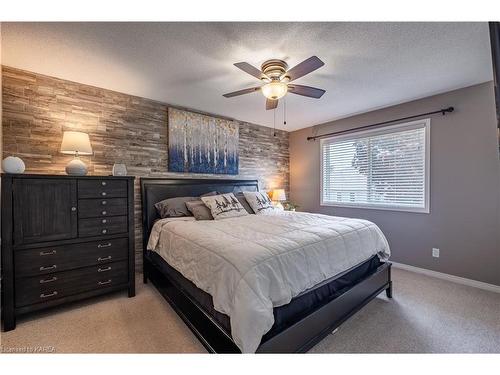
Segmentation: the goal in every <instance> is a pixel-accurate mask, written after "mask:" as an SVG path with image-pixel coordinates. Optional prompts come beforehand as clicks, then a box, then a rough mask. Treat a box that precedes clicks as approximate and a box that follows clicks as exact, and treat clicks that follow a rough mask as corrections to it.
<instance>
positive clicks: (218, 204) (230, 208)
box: [200, 193, 248, 220]
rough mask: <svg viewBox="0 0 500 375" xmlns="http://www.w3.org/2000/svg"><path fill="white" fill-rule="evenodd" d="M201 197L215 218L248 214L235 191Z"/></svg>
mask: <svg viewBox="0 0 500 375" xmlns="http://www.w3.org/2000/svg"><path fill="white" fill-rule="evenodd" d="M200 199H201V200H202V201H203V203H205V206H207V207H208V208H209V209H210V212H211V213H212V216H213V217H214V219H215V220H220V219H226V218H229V217H237V216H245V215H248V212H247V210H245V208H244V207H243V206H242V205H241V203H240V202H239V201H238V199H236V197H235V196H234V194H233V193H229V194H220V195H213V196H211V197H201V198H200Z"/></svg>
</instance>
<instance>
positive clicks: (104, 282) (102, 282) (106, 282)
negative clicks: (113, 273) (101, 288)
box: [97, 279, 111, 285]
mask: <svg viewBox="0 0 500 375" xmlns="http://www.w3.org/2000/svg"><path fill="white" fill-rule="evenodd" d="M110 283H111V279H108V280H106V281H98V282H97V284H98V285H106V284H110Z"/></svg>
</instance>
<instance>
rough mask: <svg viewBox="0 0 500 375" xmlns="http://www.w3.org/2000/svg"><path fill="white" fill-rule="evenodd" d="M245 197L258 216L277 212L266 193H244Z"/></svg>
mask: <svg viewBox="0 0 500 375" xmlns="http://www.w3.org/2000/svg"><path fill="white" fill-rule="evenodd" d="M243 195H244V196H245V199H246V200H247V202H248V204H249V205H250V207H252V210H253V211H254V212H255V213H256V214H257V215H263V214H264V215H265V214H270V213H274V212H275V210H277V208H276V207H275V206H273V202H272V201H271V199H270V198H269V197H268V195H267V193H266V192H265V191H244V192H243Z"/></svg>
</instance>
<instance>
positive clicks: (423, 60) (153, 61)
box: [2, 23, 492, 130]
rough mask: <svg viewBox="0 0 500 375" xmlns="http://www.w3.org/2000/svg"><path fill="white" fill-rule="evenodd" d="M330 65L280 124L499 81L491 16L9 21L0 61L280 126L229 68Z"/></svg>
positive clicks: (248, 82) (292, 125)
mask: <svg viewBox="0 0 500 375" xmlns="http://www.w3.org/2000/svg"><path fill="white" fill-rule="evenodd" d="M312 55H317V56H318V57H320V58H321V59H322V60H323V61H324V62H325V66H323V67H322V68H320V69H319V70H317V71H315V72H313V73H311V74H309V75H307V76H305V77H302V78H300V79H298V80H297V81H296V83H297V84H304V85H310V86H316V87H319V88H323V89H326V90H327V92H326V94H325V95H323V97H322V98H321V99H319V100H316V99H309V98H305V97H301V96H297V95H291V94H289V95H287V125H286V127H283V125H282V121H283V107H282V106H281V105H280V107H279V108H278V110H277V116H276V117H277V127H279V128H283V129H286V130H295V129H300V128H304V127H307V126H311V125H315V124H318V123H322V122H326V121H330V120H334V119H337V118H341V117H346V116H348V115H351V114H356V113H360V112H366V111H369V110H372V109H376V108H381V107H386V106H389V105H393V104H397V103H401V102H405V101H409V100H412V99H417V98H421V97H425V96H429V95H432V94H437V93H441V92H445V91H449V90H453V89H456V88H460V87H465V86H469V85H473V84H476V83H481V82H485V81H489V80H491V79H492V68H491V61H490V47H489V37H488V26H487V24H486V23H2V63H3V64H4V65H8V66H13V67H17V68H21V69H26V70H31V71H34V72H38V73H42V74H46V75H50V76H54V77H59V78H63V79H68V80H72V81H76V82H81V83H85V84H89V85H94V86H98V87H103V88H107V89H111V90H116V91H120V92H124V93H128V94H133V95H138V96H142V97H146V98H151V99H155V100H159V101H162V102H166V103H170V104H173V105H178V106H183V107H188V108H194V109H197V110H200V111H206V112H210V113H214V114H219V115H224V116H228V117H233V118H236V119H239V120H244V121H248V122H253V123H256V124H261V125H266V126H273V112H272V111H266V110H265V109H264V97H263V96H262V94H261V93H259V92H256V93H253V94H248V95H244V96H240V97H235V98H230V99H226V98H224V97H222V94H224V93H226V92H230V91H234V90H238V89H242V88H246V87H251V86H255V85H256V84H258V83H259V82H258V81H257V80H256V79H255V78H253V77H251V76H249V75H247V74H246V73H244V72H242V71H240V70H239V69H237V68H236V67H234V66H233V65H232V64H233V63H235V62H240V61H247V62H249V63H251V64H253V65H255V66H256V67H260V64H261V63H262V62H263V61H264V60H266V59H270V58H279V59H284V60H286V61H287V62H288V64H289V65H290V66H294V65H295V64H297V63H299V62H301V61H302V60H304V59H306V58H308V57H310V56H312Z"/></svg>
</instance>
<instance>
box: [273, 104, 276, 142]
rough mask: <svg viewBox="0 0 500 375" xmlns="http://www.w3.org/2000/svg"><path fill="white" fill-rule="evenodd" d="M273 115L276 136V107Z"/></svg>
mask: <svg viewBox="0 0 500 375" xmlns="http://www.w3.org/2000/svg"><path fill="white" fill-rule="evenodd" d="M273 117H274V120H273V134H274V136H275V137H276V108H274V110H273Z"/></svg>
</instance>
